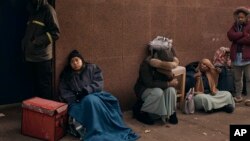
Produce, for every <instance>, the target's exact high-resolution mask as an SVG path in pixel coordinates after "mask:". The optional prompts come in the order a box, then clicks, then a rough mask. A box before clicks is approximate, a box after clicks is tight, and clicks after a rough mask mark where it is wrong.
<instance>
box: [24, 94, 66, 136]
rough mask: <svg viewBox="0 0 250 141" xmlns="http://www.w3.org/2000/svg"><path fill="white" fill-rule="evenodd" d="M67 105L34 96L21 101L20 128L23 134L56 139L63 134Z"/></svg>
mask: <svg viewBox="0 0 250 141" xmlns="http://www.w3.org/2000/svg"><path fill="white" fill-rule="evenodd" d="M67 107H68V105H67V104H65V103H61V102H56V101H52V100H47V99H43V98H39V97H34V98H31V99H28V100H25V101H23V102H22V127H21V128H22V129H21V132H22V134H24V135H28V136H32V137H35V138H39V139H43V140H48V141H57V140H59V139H60V138H62V137H63V136H64V134H65V127H66V123H67Z"/></svg>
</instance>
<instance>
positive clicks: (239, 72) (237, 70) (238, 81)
mask: <svg viewBox="0 0 250 141" xmlns="http://www.w3.org/2000/svg"><path fill="white" fill-rule="evenodd" d="M233 74H234V85H235V92H236V94H235V102H241V101H242V97H241V93H242V88H243V69H242V67H240V66H234V67H233Z"/></svg>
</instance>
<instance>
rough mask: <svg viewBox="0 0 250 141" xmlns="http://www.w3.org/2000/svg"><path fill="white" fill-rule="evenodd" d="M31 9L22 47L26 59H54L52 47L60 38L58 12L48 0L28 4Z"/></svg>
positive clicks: (31, 60)
mask: <svg viewBox="0 0 250 141" xmlns="http://www.w3.org/2000/svg"><path fill="white" fill-rule="evenodd" d="M28 8H29V11H30V16H29V20H28V23H27V27H26V31H25V35H24V37H23V40H22V48H23V51H24V54H25V60H26V61H30V62H41V61H46V60H50V59H52V55H53V53H52V51H53V49H52V47H53V44H54V42H55V40H57V39H58V38H59V24H58V21H57V16H56V12H55V10H54V9H53V7H51V6H50V5H49V4H48V3H47V1H46V0H37V6H36V7H34V6H31V4H28Z"/></svg>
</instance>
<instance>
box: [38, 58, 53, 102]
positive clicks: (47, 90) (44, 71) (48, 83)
mask: <svg viewBox="0 0 250 141" xmlns="http://www.w3.org/2000/svg"><path fill="white" fill-rule="evenodd" d="M36 78H37V80H36V83H37V85H38V87H37V91H36V92H37V95H38V96H40V97H42V98H46V99H52V60H49V61H44V62H38V63H36Z"/></svg>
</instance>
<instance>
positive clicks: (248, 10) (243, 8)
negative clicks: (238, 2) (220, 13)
mask: <svg viewBox="0 0 250 141" xmlns="http://www.w3.org/2000/svg"><path fill="white" fill-rule="evenodd" d="M239 12H243V13H246V15H247V16H249V15H250V8H248V7H243V6H242V7H238V8H236V9H235V11H234V13H233V14H234V17H236V16H237V14H238V13H239Z"/></svg>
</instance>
